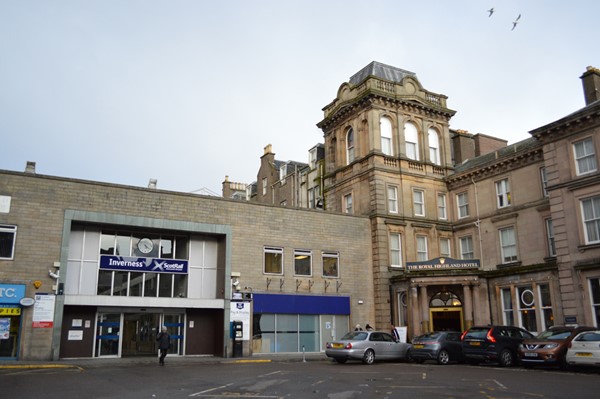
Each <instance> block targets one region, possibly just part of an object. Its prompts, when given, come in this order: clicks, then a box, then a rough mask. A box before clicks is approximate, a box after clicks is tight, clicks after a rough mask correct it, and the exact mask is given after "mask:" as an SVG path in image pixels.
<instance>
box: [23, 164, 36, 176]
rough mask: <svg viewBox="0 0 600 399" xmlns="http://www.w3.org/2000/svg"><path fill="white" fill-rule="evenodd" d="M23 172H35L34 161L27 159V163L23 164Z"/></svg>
mask: <svg viewBox="0 0 600 399" xmlns="http://www.w3.org/2000/svg"><path fill="white" fill-rule="evenodd" d="M25 173H33V174H35V162H32V161H27V165H25Z"/></svg>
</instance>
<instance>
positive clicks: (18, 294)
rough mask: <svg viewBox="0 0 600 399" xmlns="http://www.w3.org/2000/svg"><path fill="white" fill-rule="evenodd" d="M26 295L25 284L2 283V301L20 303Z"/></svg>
mask: <svg viewBox="0 0 600 399" xmlns="http://www.w3.org/2000/svg"><path fill="white" fill-rule="evenodd" d="M24 296H25V285H24V284H0V303H19V301H20V300H21V298H23V297H24Z"/></svg>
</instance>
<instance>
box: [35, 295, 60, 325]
mask: <svg viewBox="0 0 600 399" xmlns="http://www.w3.org/2000/svg"><path fill="white" fill-rule="evenodd" d="M55 300H56V296H54V295H51V294H37V295H36V296H35V304H34V305H33V324H32V327H33V328H52V327H53V326H54V303H55Z"/></svg>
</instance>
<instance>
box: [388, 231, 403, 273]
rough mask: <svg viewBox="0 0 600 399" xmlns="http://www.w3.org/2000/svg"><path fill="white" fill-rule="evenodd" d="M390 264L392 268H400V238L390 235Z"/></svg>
mask: <svg viewBox="0 0 600 399" xmlns="http://www.w3.org/2000/svg"><path fill="white" fill-rule="evenodd" d="M390 263H391V265H390V266H392V267H402V236H401V235H400V234H398V233H391V234H390Z"/></svg>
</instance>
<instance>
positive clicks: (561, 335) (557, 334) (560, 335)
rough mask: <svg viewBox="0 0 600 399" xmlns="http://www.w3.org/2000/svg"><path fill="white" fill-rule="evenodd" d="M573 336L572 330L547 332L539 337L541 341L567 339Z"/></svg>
mask: <svg viewBox="0 0 600 399" xmlns="http://www.w3.org/2000/svg"><path fill="white" fill-rule="evenodd" d="M569 335H571V330H546V331H544V332H542V333H541V334H540V335H538V336H537V337H538V338H540V339H560V340H562V339H566V338H568V337H569Z"/></svg>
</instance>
